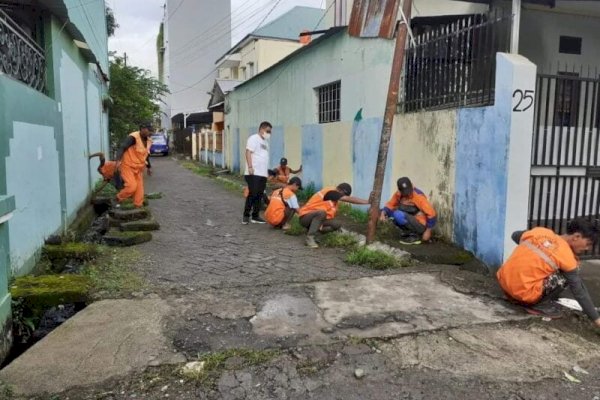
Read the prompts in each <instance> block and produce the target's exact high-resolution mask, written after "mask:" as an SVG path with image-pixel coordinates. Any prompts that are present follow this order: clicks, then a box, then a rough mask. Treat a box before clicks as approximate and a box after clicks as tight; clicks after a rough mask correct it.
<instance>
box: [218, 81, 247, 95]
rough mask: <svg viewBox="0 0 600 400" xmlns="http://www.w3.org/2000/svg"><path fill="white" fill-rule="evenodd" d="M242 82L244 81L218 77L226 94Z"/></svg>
mask: <svg viewBox="0 0 600 400" xmlns="http://www.w3.org/2000/svg"><path fill="white" fill-rule="evenodd" d="M240 83H242V81H238V80H235V79H217V84H218V85H219V87H220V88H221V91H222V92H223V93H225V94H226V93H229V92H231V91H232V90H233V89H234V88H235V87H236V86H237V85H239V84H240Z"/></svg>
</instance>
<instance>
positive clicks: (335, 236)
mask: <svg viewBox="0 0 600 400" xmlns="http://www.w3.org/2000/svg"><path fill="white" fill-rule="evenodd" d="M321 244H322V245H323V246H325V247H354V246H356V245H357V244H358V241H357V240H356V238H355V237H354V236H352V235H349V234H347V233H339V232H332V233H328V234H326V235H324V236H323V240H321Z"/></svg>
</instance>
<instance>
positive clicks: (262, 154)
mask: <svg viewBox="0 0 600 400" xmlns="http://www.w3.org/2000/svg"><path fill="white" fill-rule="evenodd" d="M272 129H273V126H272V125H271V123H270V122H267V121H264V122H261V124H260V126H259V128H258V133H256V134H254V135H252V136H250V137H249V138H248V142H247V143H246V172H245V174H244V178H245V179H246V183H247V184H248V197H246V204H245V206H244V217H243V219H242V224H244V225H248V224H249V223H250V222H251V223H253V224H264V223H266V221H265V220H264V219H262V218H261V217H260V215H259V212H260V208H261V200H262V195H263V193H264V191H265V188H266V186H267V177H268V176H269V142H268V140H269V139H270V137H271V130H272ZM250 213H252V215H251V214H250Z"/></svg>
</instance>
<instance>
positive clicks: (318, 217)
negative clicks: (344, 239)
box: [300, 211, 340, 236]
mask: <svg viewBox="0 0 600 400" xmlns="http://www.w3.org/2000/svg"><path fill="white" fill-rule="evenodd" d="M300 225H302V226H303V227H305V228H307V229H308V236H314V235H316V234H317V232H319V229H320V228H321V227H324V228H327V230H328V231H337V230H338V229H340V224H339V222H337V221H336V220H335V219H327V213H326V212H325V211H313V212H310V213H308V214H305V215H303V216H302V217H300Z"/></svg>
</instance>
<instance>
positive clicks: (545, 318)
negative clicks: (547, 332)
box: [542, 317, 552, 322]
mask: <svg viewBox="0 0 600 400" xmlns="http://www.w3.org/2000/svg"><path fill="white" fill-rule="evenodd" d="M542 321H544V322H550V321H552V318H548V317H544V318H542Z"/></svg>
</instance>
